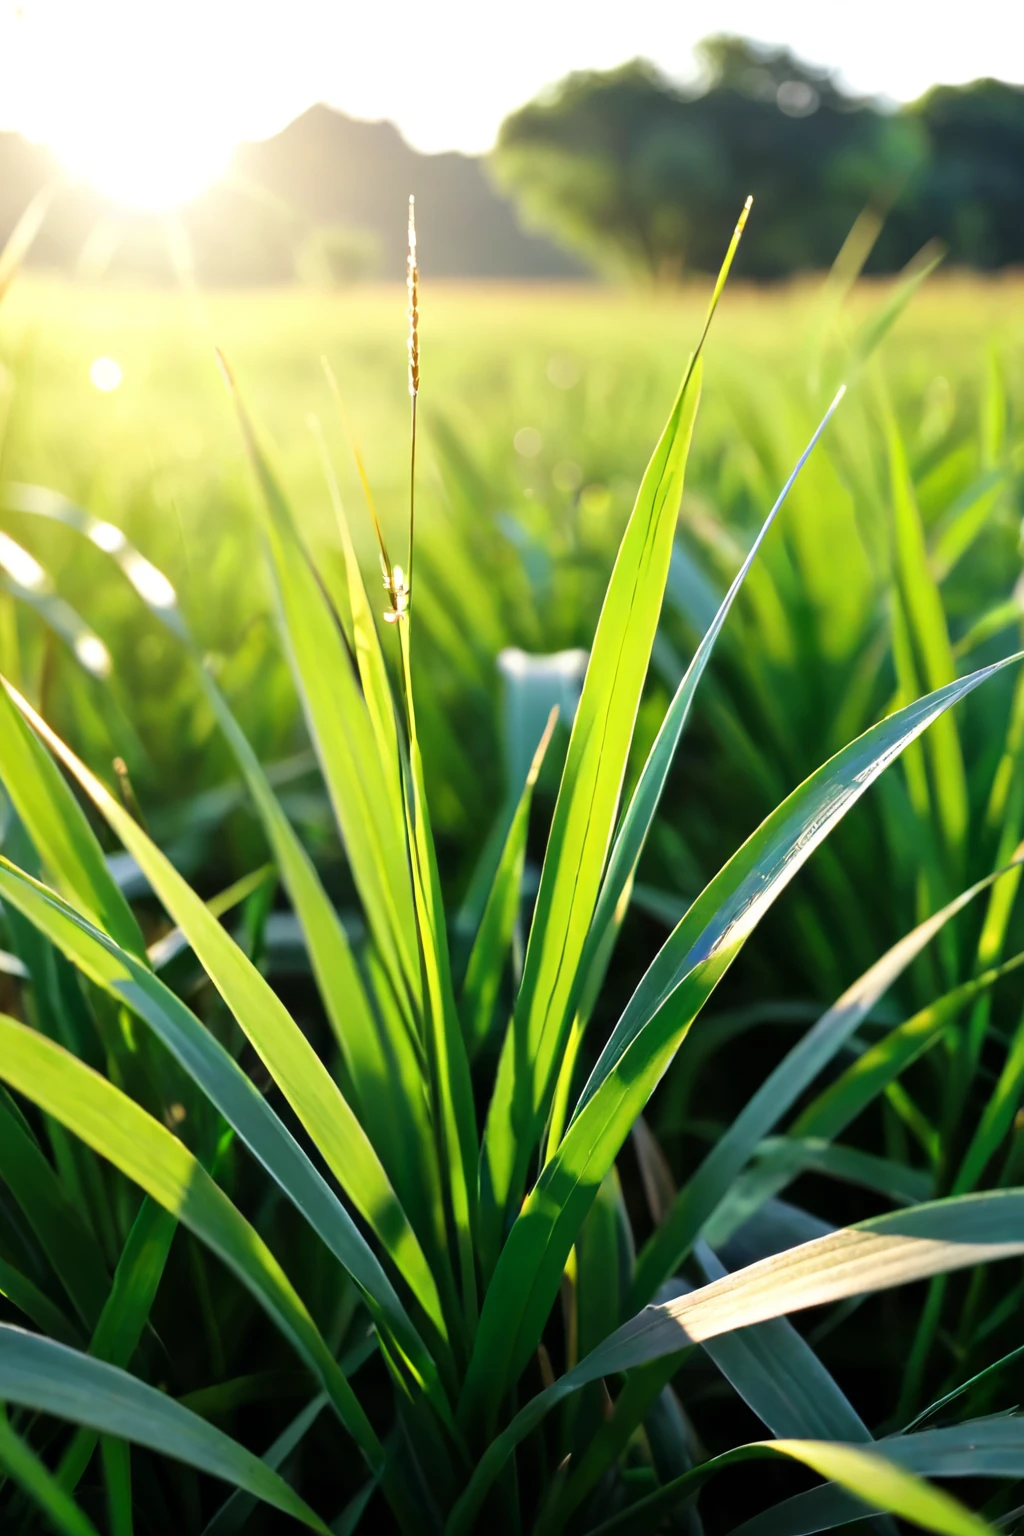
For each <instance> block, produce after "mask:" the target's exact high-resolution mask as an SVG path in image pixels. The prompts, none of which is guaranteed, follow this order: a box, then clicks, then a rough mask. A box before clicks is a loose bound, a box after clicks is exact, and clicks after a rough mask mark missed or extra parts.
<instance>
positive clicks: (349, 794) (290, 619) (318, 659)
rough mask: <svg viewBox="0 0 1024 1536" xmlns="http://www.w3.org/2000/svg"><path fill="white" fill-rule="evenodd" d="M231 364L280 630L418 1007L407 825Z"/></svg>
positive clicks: (372, 915) (363, 892)
mask: <svg viewBox="0 0 1024 1536" xmlns="http://www.w3.org/2000/svg"><path fill="white" fill-rule="evenodd" d="M222 362H223V359H222ZM224 366H225V376H226V378H227V380H228V385H229V389H230V392H231V395H232V398H233V400H234V402H235V405H236V407H237V410H238V416H239V420H240V423H241V427H242V433H243V436H244V439H245V444H246V449H247V451H248V454H249V457H250V460H251V462H252V465H253V469H254V471H255V474H256V478H257V480H258V482H259V488H260V492H261V495H262V502H263V506H264V509H265V517H264V530H265V532H266V535H267V541H268V546H269V551H270V557H271V558H270V564H271V574H272V576H273V580H274V586H275V591H276V595H277V600H278V605H279V610H280V616H281V630H282V634H283V638H284V641H285V646H286V649H287V652H288V656H289V660H290V662H291V666H292V672H293V675H294V677H295V683H296V687H297V688H298V691H299V696H300V699H301V700H302V705H303V709H304V712H305V716H306V722H307V725H308V728H309V733H310V737H311V738H312V741H313V745H314V747H315V748H316V752H317V756H318V758H319V760H320V766H321V769H322V771H323V775H324V780H325V783H326V785H327V790H328V794H329V795H330V798H331V803H332V805H333V807H334V812H335V816H336V817H337V820H338V825H339V827H340V829H341V833H342V837H343V839H344V842H345V847H346V850H347V852H348V857H349V863H350V866H351V869H352V874H353V878H354V879H355V882H356V885H357V888H358V890H359V894H360V897H361V899H362V902H363V906H364V908H365V910H366V915H367V919H368V922H369V925H370V928H371V931H372V933H373V936H374V939H375V941H376V943H377V945H378V948H379V949H380V952H381V955H382V956H383V958H384V960H385V962H386V964H387V965H388V968H389V971H390V973H391V976H392V983H393V985H394V986H395V988H396V990H397V992H398V995H399V996H400V997H408V998H409V999H411V1001H412V1004H413V1006H414V1007H415V1006H416V1005H417V1004H418V1002H419V998H420V972H419V960H418V955H417V948H416V919H415V909H414V901H413V892H412V883H411V880H410V872H409V860H408V854H407V850H406V846H405V828H404V824H403V823H402V822H401V821H400V820H398V819H397V814H396V807H395V805H394V804H393V802H392V798H391V795H390V794H389V791H388V783H389V771H388V769H387V768H386V767H385V766H384V765H382V763H381V759H380V754H379V751H378V745H377V740H376V737H375V735H374V731H373V726H372V723H371V720H370V715H369V712H368V710H367V706H366V701H365V699H364V697H363V694H362V691H361V689H360V687H359V684H358V681H357V678H356V673H355V669H354V668H353V666H352V661H351V658H350V656H349V653H348V650H347V648H346V646H345V643H344V641H343V639H342V636H341V634H340V633H339V630H338V626H337V624H336V623H335V619H334V616H333V614H332V612H331V609H330V607H329V606H328V603H327V600H326V598H325V597H324V594H323V591H322V589H321V586H320V584H319V582H318V580H317V577H316V575H315V572H314V570H313V568H312V565H311V564H310V561H309V557H308V555H307V552H306V550H305V547H304V546H303V544H302V540H301V538H300V535H299V532H298V529H297V527H296V525H295V521H294V518H293V517H292V513H291V510H290V508H289V507H288V504H287V502H286V500H285V498H284V495H283V494H282V491H281V489H280V486H279V485H278V483H277V481H276V479H275V478H274V475H273V473H272V471H271V469H270V465H269V464H268V462H267V459H266V456H265V454H264V453H263V451H262V449H261V447H260V444H259V442H258V440H257V438H256V433H255V431H254V429H253V425H252V422H251V420H250V418H249V416H248V413H247V411H246V409H245V407H244V405H243V404H242V401H241V398H240V396H239V393H238V390H237V387H236V386H235V383H234V380H233V378H232V376H231V373H230V371H229V370H228V369H227V366H226V365H224Z"/></svg>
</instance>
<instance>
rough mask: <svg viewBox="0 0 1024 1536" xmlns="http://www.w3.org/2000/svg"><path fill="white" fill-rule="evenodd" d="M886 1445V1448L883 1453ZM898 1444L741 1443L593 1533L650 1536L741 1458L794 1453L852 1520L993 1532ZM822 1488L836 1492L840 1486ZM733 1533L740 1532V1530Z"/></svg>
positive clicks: (946, 1535)
mask: <svg viewBox="0 0 1024 1536" xmlns="http://www.w3.org/2000/svg"><path fill="white" fill-rule="evenodd" d="M883 1445H884V1446H885V1447H886V1453H884V1454H883V1452H882V1449H881V1447H882V1446H883ZM893 1445H894V1442H893V1441H891V1440H889V1441H879V1442H877V1444H876V1445H874V1446H873V1447H872V1448H871V1450H865V1449H863V1448H862V1447H860V1446H852V1445H836V1444H829V1443H828V1442H822V1441H814V1440H773V1441H762V1442H761V1443H760V1444H756V1443H755V1444H754V1445H747V1446H740V1447H738V1448H737V1449H736V1450H734V1451H726V1452H725V1453H724V1454H723V1455H721V1456H716V1457H715V1458H714V1459H713V1460H712V1461H708V1462H705V1463H704V1465H703V1466H701V1467H698V1468H696V1469H695V1471H694V1472H692V1473H689V1474H687V1475H686V1476H684V1477H681V1478H678V1479H677V1480H676V1482H675V1483H674V1484H670V1485H668V1486H666V1487H665V1488H663V1489H661V1490H659V1492H658V1493H655V1494H651V1495H650V1496H649V1497H648V1498H646V1499H642V1500H640V1502H639V1503H637V1504H635V1505H634V1506H633V1508H632V1509H629V1510H626V1511H625V1512H624V1513H623V1514H621V1515H619V1516H616V1517H615V1518H613V1519H611V1520H606V1521H605V1522H604V1523H603V1524H601V1525H599V1526H597V1527H596V1528H595V1530H594V1536H613V1533H614V1536H626V1533H627V1532H629V1533H635V1536H646V1533H647V1532H648V1531H650V1530H652V1529H653V1528H654V1526H655V1525H656V1524H657V1523H658V1521H659V1519H660V1518H661V1517H662V1516H664V1515H666V1514H669V1513H670V1512H671V1511H672V1509H673V1508H675V1506H676V1505H678V1504H679V1503H680V1502H681V1501H682V1500H683V1499H686V1498H689V1497H692V1495H693V1494H694V1493H696V1492H697V1490H698V1489H699V1487H700V1486H701V1485H702V1484H703V1483H704V1482H706V1481H707V1479H708V1478H709V1477H710V1476H712V1475H713V1474H715V1473H716V1472H718V1471H720V1470H723V1469H724V1468H726V1467H730V1466H734V1465H736V1464H737V1463H738V1462H743V1461H748V1460H751V1459H756V1458H759V1457H762V1456H786V1457H791V1458H792V1459H793V1460H794V1461H799V1462H802V1463H803V1464H804V1466H806V1467H810V1468H811V1469H812V1470H813V1471H815V1472H817V1473H819V1474H820V1476H822V1477H827V1478H830V1479H831V1480H832V1483H833V1484H834V1485H838V1489H841V1490H843V1493H842V1494H841V1495H840V1496H841V1497H842V1498H843V1503H844V1507H846V1508H848V1509H854V1510H856V1512H857V1513H856V1514H855V1515H853V1516H851V1517H850V1518H854V1519H856V1518H863V1517H864V1516H865V1515H866V1514H868V1513H883V1512H888V1513H890V1514H894V1515H900V1516H902V1518H903V1519H905V1520H909V1521H910V1522H911V1524H913V1525H915V1526H919V1527H921V1528H922V1529H923V1530H927V1531H937V1532H942V1533H943V1536H982V1533H985V1532H987V1533H988V1536H992V1527H991V1526H990V1525H988V1524H986V1522H985V1521H984V1520H982V1519H981V1517H980V1516H978V1515H975V1514H973V1513H972V1512H971V1510H969V1509H967V1508H966V1506H965V1505H963V1504H961V1503H960V1502H959V1500H957V1499H954V1498H953V1497H952V1495H951V1494H948V1493H945V1492H943V1491H942V1490H941V1489H938V1488H933V1487H932V1486H931V1484H930V1483H926V1482H924V1481H923V1480H922V1479H921V1478H918V1477H916V1476H915V1475H914V1473H912V1472H909V1471H907V1470H906V1469H905V1467H903V1466H902V1465H900V1464H899V1461H898V1460H897V1458H896V1457H895V1455H890V1454H889V1451H890V1448H891V1447H892V1446H893ZM820 1491H821V1492H829V1493H832V1494H835V1492H836V1488H835V1487H833V1488H830V1489H823V1490H820ZM818 1492H819V1490H817V1489H815V1490H812V1494H811V1495H805V1497H807V1498H811V1497H813V1496H814V1494H816V1493H818ZM652 1522H653V1523H652ZM755 1524H756V1519H755V1520H751V1521H748V1522H746V1523H745V1524H744V1525H742V1526H739V1527H737V1530H741V1531H743V1532H744V1533H748V1532H749V1531H750V1528H751V1527H753V1526H754V1525H755ZM813 1528H814V1527H813V1526H812V1527H810V1529H813ZM732 1536H736V1532H733V1533H732Z"/></svg>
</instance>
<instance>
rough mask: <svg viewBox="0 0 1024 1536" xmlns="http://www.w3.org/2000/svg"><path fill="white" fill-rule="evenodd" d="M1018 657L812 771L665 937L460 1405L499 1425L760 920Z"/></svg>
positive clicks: (543, 1184)
mask: <svg viewBox="0 0 1024 1536" xmlns="http://www.w3.org/2000/svg"><path fill="white" fill-rule="evenodd" d="M1020 659H1021V656H1014V657H1008V658H1007V659H1006V660H1005V661H1001V662H996V663H994V664H993V665H992V666H991V667H985V668H982V669H981V670H980V671H978V672H974V673H972V674H971V675H970V676H968V677H965V678H961V679H959V680H958V681H956V682H954V683H950V684H947V685H946V687H944V688H941V689H939V690H937V691H936V692H935V693H932V694H929V695H927V696H926V697H925V698H923V699H919V700H917V701H916V703H914V704H911V705H908V706H907V707H906V708H904V709H902V710H900V711H899V713H898V714H895V715H891V716H890V717H889V718H888V719H887V720H883V721H881V722H880V723H879V724H878V725H875V726H872V727H871V729H870V730H868V731H866V732H865V733H864V734H863V735H862V736H860V737H858V739H857V740H856V741H854V742H851V743H850V745H849V746H847V747H844V748H843V750H842V751H841V752H839V753H837V754H836V756H835V757H833V758H831V759H830V760H829V761H828V762H827V763H824V764H823V765H822V767H820V768H819V769H817V770H816V772H815V773H813V774H812V775H811V776H810V778H808V779H806V780H805V781H804V783H803V784H801V785H800V786H799V788H797V789H796V790H794V791H793V793H792V794H791V795H789V796H788V797H787V799H786V800H784V801H783V802H782V804H781V805H780V806H778V807H777V808H776V809H775V810H774V811H773V812H772V814H771V815H770V816H769V817H768V818H767V820H766V821H765V822H763V823H762V825H761V826H760V827H759V828H758V830H757V831H756V832H755V833H754V834H753V835H752V836H751V837H750V838H749V839H748V840H747V842H746V843H744V844H743V846H742V847H741V848H740V849H739V850H738V851H737V852H736V853H735V854H734V855H733V857H732V858H731V859H730V860H729V862H728V863H727V864H726V865H725V866H724V867H723V868H722V869H721V870H720V871H719V873H718V874H717V875H716V876H715V878H714V879H713V880H712V881H711V883H710V884H709V885H708V886H707V887H706V889H705V890H704V891H703V892H702V894H701V895H700V896H699V897H698V898H697V900H696V901H695V902H694V903H693V905H692V907H691V908H690V909H689V911H688V912H687V914H686V916H685V917H684V918H683V920H682V922H681V923H680V924H679V926H678V927H677V928H676V929H675V931H674V932H673V933H672V934H671V935H670V937H669V938H668V939H667V940H666V942H665V944H664V945H663V946H662V948H661V950H660V951H659V952H658V954H657V956H656V957H655V959H654V961H653V962H652V964H651V966H650V967H649V969H648V971H647V973H646V975H645V976H644V978H643V980H642V981H641V982H640V985H639V986H638V987H637V989H636V991H635V992H634V994H633V996H632V998H631V999H630V1001H629V1003H628V1004H627V1007H626V1010H625V1012H624V1013H623V1015H622V1017H621V1019H620V1020H619V1022H618V1024H617V1025H616V1026H615V1029H614V1030H613V1031H612V1034H611V1037H610V1039H609V1041H608V1043H607V1045H606V1046H605V1048H604V1050H603V1051H602V1053H601V1055H600V1057H599V1059H598V1061H597V1064H596V1066H595V1067H594V1070H593V1072H592V1073H591V1076H590V1079H589V1081H588V1083H587V1085H586V1087H585V1088H584V1090H583V1094H582V1096H581V1098H580V1100H579V1103H578V1104H577V1106H576V1110H575V1113H574V1115H573V1118H572V1121H571V1123H570V1125H569V1129H568V1130H567V1132H566V1134H565V1137H564V1139H563V1141H562V1142H561V1144H560V1146H559V1147H558V1150H557V1151H556V1152H555V1154H554V1156H553V1157H552V1158H551V1159H550V1160H549V1162H548V1163H547V1164H546V1166H545V1168H544V1170H543V1172H542V1173H541V1175H540V1178H539V1179H538V1181H537V1184H536V1185H535V1187H534V1189H533V1190H532V1191H531V1192H530V1194H529V1196H528V1197H527V1199H526V1201H525V1202H524V1205H523V1208H522V1211H521V1213H520V1215H519V1216H518V1218H517V1219H516V1222H515V1225H514V1226H513V1228H512V1231H511V1233H510V1235H509V1238H508V1241H507V1242H506V1244H505V1247H504V1249H503V1251H502V1254H501V1258H500V1260H499V1263H498V1267H497V1270H496V1272H495V1276H494V1280H493V1283H492V1285H491V1287H490V1290H489V1292H488V1295H487V1299H486V1301H485V1304H484V1308H483V1312H482V1314H481V1319H480V1329H479V1332H478V1335H477V1341H476V1345H475V1348H474V1354H473V1358H472V1360H471V1362H470V1366H469V1370H468V1373H467V1378H466V1386H465V1389H464V1392H463V1398H462V1403H461V1404H460V1413H461V1414H462V1415H464V1417H463V1423H464V1424H470V1423H483V1424H485V1425H486V1426H487V1427H488V1429H490V1428H492V1427H493V1424H494V1422H495V1416H496V1412H497V1405H498V1403H499V1402H500V1400H501V1397H502V1396H503V1394H504V1391H505V1390H506V1389H507V1387H508V1386H509V1384H510V1383H511V1381H512V1380H513V1379H514V1378H515V1376H517V1375H518V1374H519V1372H520V1371H521V1370H522V1369H523V1366H524V1365H525V1362H526V1360H527V1359H528V1358H529V1356H530V1354H531V1353H532V1351H533V1348H534V1347H535V1345H536V1342H537V1340H538V1339H539V1337H540V1334H541V1331H542V1329H543V1327H544V1323H545V1321H546V1319H547V1316H548V1313H549V1311H550V1309H551V1305H552V1303H553V1301H554V1298H555V1296H556V1295H557V1292H558V1287H559V1284H560V1279H561V1274H562V1270H563V1267H564V1265H565V1261H566V1259H567V1257H568V1255H569V1252H570V1249H571V1248H572V1244H573V1242H574V1241H575V1237H576V1233H577V1231H578V1230H579V1227H580V1224H581V1222H582V1221H583V1219H584V1217H585V1216H586V1213H587V1211H588V1210H589V1208H590V1205H591V1202H592V1200H593V1198H594V1195H595V1193H596V1191H597V1189H598V1187H599V1185H600V1182H601V1180H602V1179H603V1178H604V1175H605V1174H606V1173H607V1171H608V1169H609V1168H610V1167H611V1165H612V1163H613V1162H614V1160H615V1157H616V1156H617V1154H618V1151H619V1148H620V1147H621V1146H622V1143H623V1141H624V1140H625V1138H626V1136H627V1135H628V1134H629V1130H630V1127H631V1126H632V1124H633V1122H634V1121H635V1120H636V1118H637V1116H638V1115H639V1114H640V1113H641V1112H642V1110H643V1108H644V1105H645V1104H646V1102H647V1100H648V1098H649V1097H650V1095H651V1093H652V1092H653V1091H654V1088H655V1087H656V1085H657V1084H658V1082H659V1081H660V1079H661V1077H662V1075H663V1073H664V1072H665V1070H666V1068H667V1067H668V1064H669V1062H670V1061H671V1060H672V1058H673V1056H674V1055H675V1053H676V1051H677V1050H678V1049H679V1046H680V1044H681V1043H682V1041H683V1039H684V1038H685V1036H686V1033H687V1031H688V1030H689V1028H690V1025H691V1024H692V1022H693V1020H694V1019H695V1018H696V1016H697V1014H698V1013H699V1011H700V1009H701V1008H702V1007H703V1005H704V1003H705V1002H706V1001H707V999H708V997H709V996H710V995H711V993H712V992H713V991H714V989H715V987H716V986H717V984H718V982H719V981H720V980H721V978H722V976H723V975H724V974H725V972H726V970H727V969H728V968H729V966H730V965H731V963H732V961H733V960H734V959H735V958H736V956H737V954H738V953H739V951H740V949H741V948H742V947H743V944H744V943H745V941H746V939H747V937H748V936H749V935H750V933H751V932H752V931H753V930H754V928H755V927H756V925H757V923H758V922H759V921H760V919H761V917H762V916H763V915H764V913H765V912H766V911H767V909H768V908H769V906H770V905H771V904H772V902H773V901H774V900H775V898H776V896H778V895H779V894H780V892H781V891H782V890H783V889H784V888H785V886H786V885H787V884H788V883H789V881H790V880H791V879H792V878H793V876H794V875H795V874H796V873H797V871H798V870H799V869H800V868H801V866H802V865H803V864H804V863H805V862H806V860H807V859H808V858H809V857H810V855H811V853H813V851H814V849H815V848H816V847H817V846H818V845H819V843H821V842H822V841H823V840H824V839H825V838H826V837H827V836H828V834H829V832H830V831H831V830H832V828H833V827H834V826H835V825H836V824H837V823H838V822H839V821H840V820H841V819H842V817H843V816H844V815H845V814H846V812H847V811H848V810H849V809H850V808H851V807H852V806H853V805H854V804H856V802H857V801H858V800H859V799H860V797H861V796H862V795H863V794H864V792H865V791H866V790H867V789H868V788H869V787H870V785H871V784H872V783H874V781H875V779H876V778H878V776H879V774H880V773H882V771H883V770H884V769H885V768H886V767H887V766H888V765H889V764H890V763H891V762H893V761H894V760H895V759H896V758H897V757H898V756H899V754H900V753H901V752H902V751H903V749H904V748H905V747H906V746H907V745H908V743H910V742H912V741H914V740H916V739H917V737H918V736H920V734H921V733H922V732H923V731H924V730H925V729H926V728H927V727H928V726H929V725H930V724H931V723H932V721H933V720H935V719H937V718H939V717H940V716H941V715H942V714H943V712H944V711H945V710H947V709H949V708H950V707H951V706H952V705H953V704H955V703H957V702H958V701H959V700H960V699H962V698H964V697H965V696H966V695H967V694H969V693H971V692H972V691H973V690H974V689H975V688H977V687H978V686H979V685H980V684H981V683H983V682H986V681H987V680H988V679H989V678H991V677H994V676H995V675H996V674H997V673H998V672H1000V671H1001V670H1002V669H1003V668H1004V667H1006V666H1008V665H1010V664H1012V663H1014V662H1017V661H1019V660H1020Z"/></svg>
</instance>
